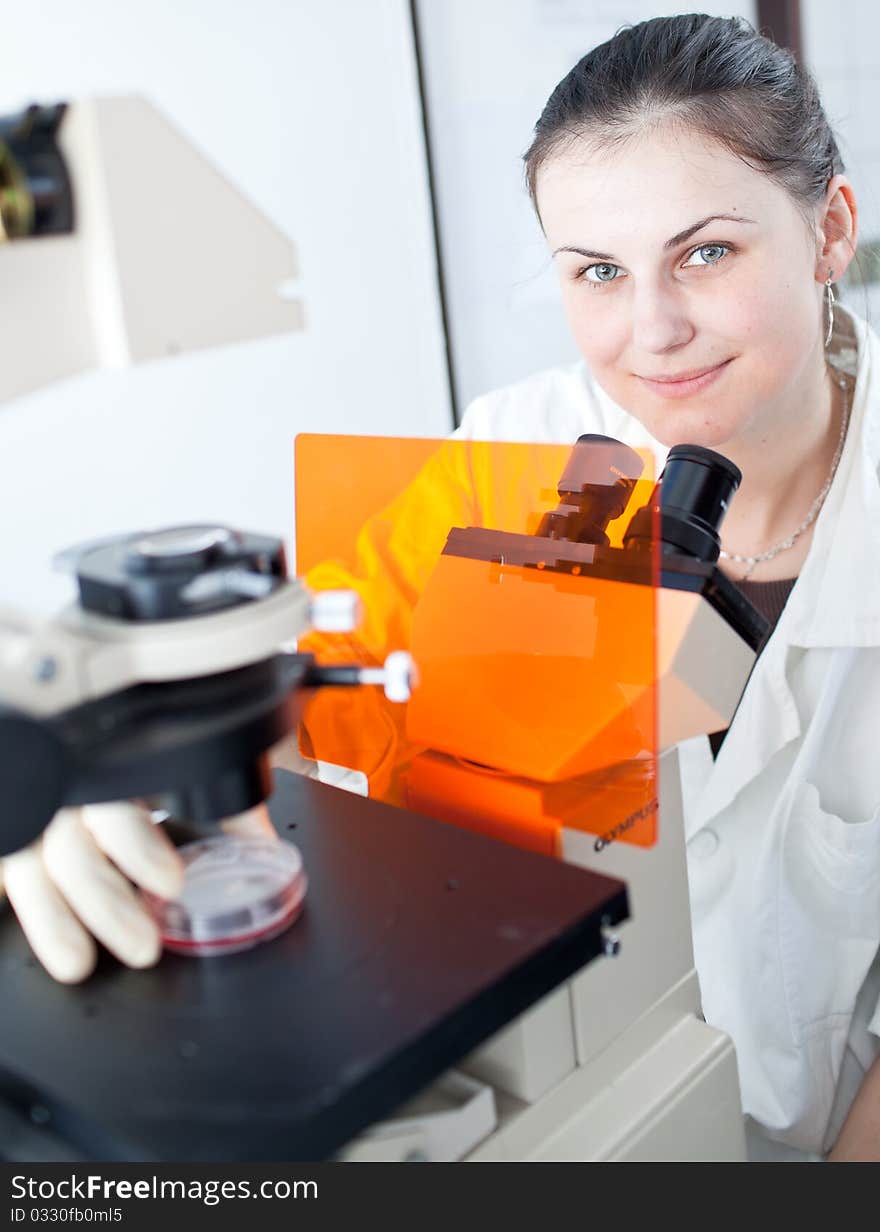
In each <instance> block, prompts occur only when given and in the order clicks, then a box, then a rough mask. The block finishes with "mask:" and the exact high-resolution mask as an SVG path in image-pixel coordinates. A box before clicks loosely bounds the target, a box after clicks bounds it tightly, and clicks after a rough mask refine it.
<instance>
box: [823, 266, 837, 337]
mask: <svg viewBox="0 0 880 1232" xmlns="http://www.w3.org/2000/svg"><path fill="white" fill-rule="evenodd" d="M833 277H834V270H831V269H830V270H829V271H828V277H827V278H826V279H825V321H826V326H825V347H826V350H827V348H828V345H829V343H830V342H831V335H832V334H833V333H834V298H835V297H834V287H833V285H832V282H831V280H832V278H833Z"/></svg>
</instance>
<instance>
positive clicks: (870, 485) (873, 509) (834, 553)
mask: <svg viewBox="0 0 880 1232" xmlns="http://www.w3.org/2000/svg"><path fill="white" fill-rule="evenodd" d="M856 328H857V329H858V330H859V334H860V337H859V350H860V353H861V355H862V362H861V363H860V365H859V376H858V382H857V385H856V389H855V391H854V393H853V406H852V412H851V423H850V430H849V433H848V437H847V443H846V447H845V449H844V453H843V455H842V457H841V460H840V464H839V466H838V471H837V475H836V476H835V479H834V482H833V484H832V486H831V490H830V491H829V493H828V498H827V500H826V502H825V507H824V508H823V510H822V513H821V514H820V516H819V518H818V520H817V523H816V529H815V533H814V539H813V544H812V547H811V550H810V554H809V556H808V559H807V562H806V564H805V566H804V569H803V571H802V573H801V576H800V577H799V579H798V581H797V584H796V585H795V587H794V588H793V590H792V592H791V596H790V598H789V601H788V604H787V605H786V607H785V609H784V611H783V613H782V616H781V617H780V620H779V623H778V625H777V626H776V629H775V630H774V633H773V635H772V637H771V638H770V641H769V642H768V643H767V645H766V646H765V648H764V650H763V652H762V654H761V656H760V657H759V659H758V661H757V663H756V664H755V668H754V670H753V672H752V675H751V677H750V679H749V681H748V684H747V685H746V688H745V691H744V693H743V696H742V699H741V700H740V704H739V707H738V709H737V714H736V721H735V722H734V723H733V724H732V725H731V728H730V730H729V732H728V734H727V737H726V738H725V741H724V744H723V745H722V748H721V751H720V753H719V755H718V759H717V761H716V762H715V763H714V765H713V766H712V768H711V770H709V771H708V773H707V774H706V776H705V778H704V785H703V787H702V790H701V791H700V793H699V795H698V798H697V800H696V802H695V805H694V807H693V809H692V811H691V812H690V816H689V827H688V828H689V831H690V832H693V831H694V830H696V829H699V828H700V827H701V826H703V825H706V824H707V823H708V822H709V821H710V820H711V819H712V818H713V817H716V816H717V815H718V814H719V813H720V812H722V810H723V809H725V808H727V806H728V805H729V804H731V803H732V801H733V800H734V799H735V797H736V796H737V795H738V794H739V792H740V791H742V789H743V788H744V787H745V786H746V785H747V784H748V783H750V782H752V781H753V780H754V779H755V778H756V777H757V776H758V775H759V774H760V773H761V771H762V770H763V769H764V768H765V767H766V766H767V765H768V764H769V762H770V761H771V759H772V758H773V757H774V756H775V755H776V754H777V753H778V752H779V751H780V749H782V748H784V747H785V745H787V744H788V743H790V742H791V741H793V740H796V739H797V738H798V737H799V736H800V735H801V717H800V714H799V709H798V705H797V700H796V697H795V695H794V692H793V689H792V683H791V673H792V668H793V666H794V665H795V664H796V663H797V661H798V659H799V658H800V657H801V656H802V655H804V654H808V653H809V652H810V650H811V649H813V648H818V647H841V648H847V647H848V648H853V647H856V648H857V647H863V646H865V647H866V646H877V645H880V483H878V463H880V387H878V376H877V374H878V372H880V365H878V355H877V351H878V341H877V338H876V336H875V335H874V334H873V332H872V331H868V330H866V329H864V327H863V326H862V325H861V323H860V322H857V323H856Z"/></svg>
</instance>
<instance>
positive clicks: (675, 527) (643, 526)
mask: <svg viewBox="0 0 880 1232" xmlns="http://www.w3.org/2000/svg"><path fill="white" fill-rule="evenodd" d="M741 480H742V474H741V472H740V469H739V467H738V466H735V465H734V464H733V462H731V461H730V460H729V458H725V457H723V456H722V455H721V454H720V453H715V452H714V450H712V449H705V448H704V447H703V446H702V445H674V446H673V447H672V449H670V451H669V454H668V456H667V459H666V465H665V466H664V468H663V471H662V473H661V475H660V479H659V480H658V482H657V484H656V486H655V488H654V491H653V493H652V495H651V500H650V501H649V503H648V504H647V505H645V506H644V507H643V508H642V509H640V510H639V511H638V512H637V513H636V514H635V515H634V517H633V519H632V521H631V522H630V524H629V527H628V528H627V531H626V534H625V535H624V538H623V541H624V545H625V546H627V547H631V546H636V545H637V544H638V543H640V542H641V543H645V542H650V540H651V538H652V534H653V530H652V520H653V519H652V511H656V509H657V507H658V504H659V509H660V513H661V519H660V539H661V543H662V546H663V550H664V551H667V552H676V553H680V554H681V555H684V556H694V557H696V558H697V559H698V560H702V561H705V562H706V563H707V564H714V563H715V561H716V560H717V559H718V556H719V553H720V551H721V539H720V537H719V534H718V530H719V528H720V526H721V523H722V522H723V520H724V516H725V514H726V513H727V510H728V507H729V505H730V502H731V500H732V499H733V496H734V493H735V492H736V490H737V488H738V487H739V485H740V482H741Z"/></svg>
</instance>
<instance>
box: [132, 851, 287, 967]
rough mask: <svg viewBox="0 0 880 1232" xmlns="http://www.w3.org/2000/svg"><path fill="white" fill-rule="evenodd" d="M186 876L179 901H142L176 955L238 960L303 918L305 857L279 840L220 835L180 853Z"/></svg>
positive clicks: (146, 897)
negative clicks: (228, 956) (221, 956)
mask: <svg viewBox="0 0 880 1232" xmlns="http://www.w3.org/2000/svg"><path fill="white" fill-rule="evenodd" d="M178 852H179V854H180V855H181V856H182V858H183V861H184V866H185V869H186V872H185V877H184V884H183V892H182V894H181V895H180V897H179V898H176V899H164V898H159V897H158V896H157V895H155V894H150V893H149V892H148V891H146V890H144V891H142V897H143V899H144V902H145V903H146V905H147V907H148V909H149V911H150V913H151V914H152V916H153V918H154V919H155V920H156V923H157V924H158V925H159V929H160V932H161V934H162V944H163V946H164V947H165V949H166V950H171V951H172V952H174V953H176V954H189V955H192V956H195V957H204V956H208V955H214V954H217V955H219V954H236V953H239V952H240V951H241V950H249V949H251V948H252V947H253V946H255V945H260V944H261V943H262V942H264V941H271V940H272V938H273V937H277V936H278V935H279V934H280V933H282V932H284V930H285V929H286V928H289V927H290V925H291V924H292V923H293V922H294V920H295V919H296V918H297V917H298V916H299V914H300V912H301V910H302V904H303V899H304V898H305V893H306V887H307V881H306V875H305V871H304V869H303V861H302V856H301V855H300V853H299V850H298V849H297V848H296V847H295V846H294V845H293V844H292V843H287V842H284V841H283V840H281V839H277V840H276V839H271V838H258V837H246V836H243V835H232V834H222V835H217V836H214V837H211V838H205V839H198V840H196V841H195V842H193V843H187V844H185V845H184V846H183V847H179V848H178Z"/></svg>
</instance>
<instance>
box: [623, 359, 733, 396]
mask: <svg viewBox="0 0 880 1232" xmlns="http://www.w3.org/2000/svg"><path fill="white" fill-rule="evenodd" d="M734 358H735V356H732V357H731V358H730V359H725V360H722V362H721V363H720V364H715V365H714V366H712V367H711V368H692V369H691V370H690V372H684V373H676V374H674V375H667V376H637V379H638V380H639V381H641V383H642V384H643V385H645V386H647V388H648V389H650V390H651V391H652V392H653V393H655V394H657V395H658V396H659V397H661V398H687V397H690V395H691V394H696V393H701V392H702V390H704V389H706V388H707V387H708V386H709V385H711V384H712V383H713V382H714V381H717V380H718V378H719V376H721V374H722V373H723V372H724V371H726V369H727V367H728V365H729V364H731V363H732V362H733V359H734Z"/></svg>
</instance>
